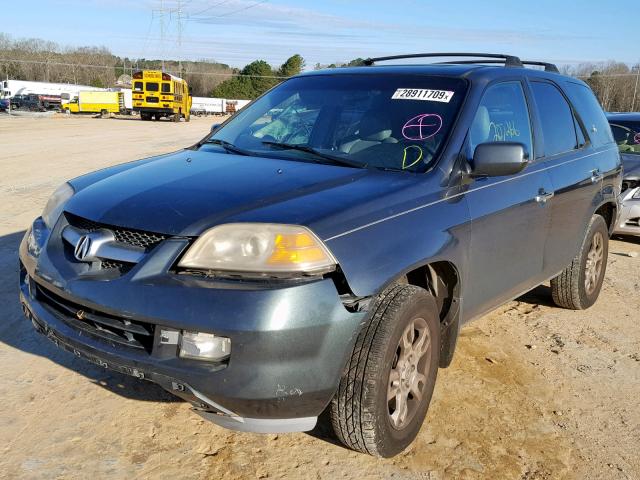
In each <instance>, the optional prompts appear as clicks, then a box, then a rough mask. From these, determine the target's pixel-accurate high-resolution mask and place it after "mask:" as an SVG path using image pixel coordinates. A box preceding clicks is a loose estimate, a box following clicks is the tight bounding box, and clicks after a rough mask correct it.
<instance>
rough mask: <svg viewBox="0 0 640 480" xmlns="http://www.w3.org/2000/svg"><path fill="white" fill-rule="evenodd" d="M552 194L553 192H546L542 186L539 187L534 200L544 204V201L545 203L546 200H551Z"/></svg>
mask: <svg viewBox="0 0 640 480" xmlns="http://www.w3.org/2000/svg"><path fill="white" fill-rule="evenodd" d="M554 195H555V193H554V192H546V191H545V190H544V189H543V188H541V189H540V193H538V195H536V202H538V203H541V204H543V205H544V204H545V203H547V200H551V199H552V198H553V196H554Z"/></svg>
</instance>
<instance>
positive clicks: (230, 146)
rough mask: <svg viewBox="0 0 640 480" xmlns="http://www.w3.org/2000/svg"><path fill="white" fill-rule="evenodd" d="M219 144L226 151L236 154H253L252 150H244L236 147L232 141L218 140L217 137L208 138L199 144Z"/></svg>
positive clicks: (249, 155)
mask: <svg viewBox="0 0 640 480" xmlns="http://www.w3.org/2000/svg"><path fill="white" fill-rule="evenodd" d="M207 144H208V145H220V146H221V147H222V148H224V149H225V150H226V151H227V152H231V153H236V154H238V155H246V156H248V157H251V156H254V155H255V154H254V153H253V152H249V151H248V150H244V149H242V148H240V147H236V146H235V145H234V144H233V143H231V142H227V141H226V140H220V139H219V138H210V139H208V140H205V141H204V142H202V143H201V145H207Z"/></svg>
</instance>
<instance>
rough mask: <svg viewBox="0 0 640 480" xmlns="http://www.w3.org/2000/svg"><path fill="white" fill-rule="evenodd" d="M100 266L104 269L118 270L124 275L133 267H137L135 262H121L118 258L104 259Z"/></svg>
mask: <svg viewBox="0 0 640 480" xmlns="http://www.w3.org/2000/svg"><path fill="white" fill-rule="evenodd" d="M100 267H102V269H103V270H117V271H118V272H119V273H120V274H122V275H124V274H125V273H127V272H128V271H129V270H131V269H132V268H133V267H135V263H129V262H119V261H117V260H106V259H105V260H102V261H100Z"/></svg>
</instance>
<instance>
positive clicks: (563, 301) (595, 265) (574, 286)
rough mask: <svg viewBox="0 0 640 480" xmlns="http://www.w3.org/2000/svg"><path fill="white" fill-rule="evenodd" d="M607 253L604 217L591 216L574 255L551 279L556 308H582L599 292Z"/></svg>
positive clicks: (593, 301)
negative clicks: (583, 236) (580, 243)
mask: <svg viewBox="0 0 640 480" xmlns="http://www.w3.org/2000/svg"><path fill="white" fill-rule="evenodd" d="M608 254H609V230H608V229H607V224H606V223H605V221H604V218H602V216H600V215H594V216H593V217H592V218H591V222H590V223H589V227H588V228H587V234H586V235H585V238H584V241H583V242H582V246H581V247H580V251H579V252H578V255H576V257H575V258H574V259H573V261H572V262H571V264H570V265H569V266H568V267H567V268H565V269H564V270H563V272H562V273H561V274H560V275H558V276H557V277H555V278H554V279H552V280H551V294H552V296H553V301H554V303H555V304H556V305H558V306H559V307H564V308H569V309H571V310H584V309H585V308H589V307H590V306H591V305H593V304H594V303H595V302H596V300H597V299H598V295H600V290H601V289H602V282H603V281H604V274H605V272H606V270H607V256H608Z"/></svg>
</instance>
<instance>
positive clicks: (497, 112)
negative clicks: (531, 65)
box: [468, 82, 532, 158]
mask: <svg viewBox="0 0 640 480" xmlns="http://www.w3.org/2000/svg"><path fill="white" fill-rule="evenodd" d="M487 142H519V143H522V144H523V145H524V146H525V152H526V154H527V155H529V156H531V154H532V150H531V122H530V120H529V110H528V109H527V102H526V100H525V98H524V92H523V90H522V85H521V84H520V82H505V83H499V84H497V85H492V86H491V87H489V88H488V89H487V91H486V92H485V93H484V96H483V97H482V101H481V102H480V106H479V107H478V110H477V112H476V116H475V118H474V119H473V123H472V124H471V128H470V130H469V151H468V156H469V158H472V157H473V153H474V151H475V148H476V147H477V146H478V145H480V144H481V143H487Z"/></svg>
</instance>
